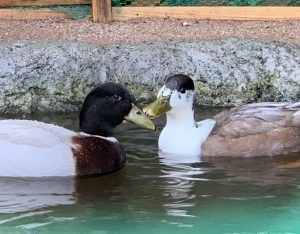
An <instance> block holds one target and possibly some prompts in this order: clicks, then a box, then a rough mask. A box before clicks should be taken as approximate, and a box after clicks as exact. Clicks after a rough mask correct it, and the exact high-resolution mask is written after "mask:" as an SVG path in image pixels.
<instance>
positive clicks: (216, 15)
mask: <svg viewBox="0 0 300 234" xmlns="http://www.w3.org/2000/svg"><path fill="white" fill-rule="evenodd" d="M75 4H91V5H92V17H93V21H94V22H101V23H110V22H112V21H113V20H116V21H119V20H128V19H131V18H137V17H146V18H154V17H155V18H172V19H193V20H201V19H212V20H300V7H198V6H195V7H159V6H154V7H112V6H111V0H0V19H16V20H21V19H45V18H68V17H69V16H68V15H67V14H66V13H64V12H62V11H59V10H53V9H47V8H41V9H14V8H7V7H13V6H53V5H75Z"/></svg>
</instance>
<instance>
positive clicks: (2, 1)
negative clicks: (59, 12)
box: [0, 0, 92, 7]
mask: <svg viewBox="0 0 300 234" xmlns="http://www.w3.org/2000/svg"><path fill="white" fill-rule="evenodd" d="M91 2H92V0H0V7H11V6H51V5H75V4H91Z"/></svg>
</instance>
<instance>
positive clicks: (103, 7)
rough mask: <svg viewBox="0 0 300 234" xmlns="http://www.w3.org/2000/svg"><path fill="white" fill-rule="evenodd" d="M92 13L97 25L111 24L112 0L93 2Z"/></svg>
mask: <svg viewBox="0 0 300 234" xmlns="http://www.w3.org/2000/svg"><path fill="white" fill-rule="evenodd" d="M92 12H93V21H94V22H95V23H106V24H107V23H111V22H112V13H111V12H112V9H111V0H92Z"/></svg>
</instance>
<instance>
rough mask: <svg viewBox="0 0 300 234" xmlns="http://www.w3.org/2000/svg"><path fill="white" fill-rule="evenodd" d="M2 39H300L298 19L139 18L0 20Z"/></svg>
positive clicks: (99, 41)
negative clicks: (109, 20) (108, 20)
mask: <svg viewBox="0 0 300 234" xmlns="http://www.w3.org/2000/svg"><path fill="white" fill-rule="evenodd" d="M0 32H1V33H0V43H2V42H8V41H15V40H24V39H50V40H72V41H85V42H89V43H95V44H100V45H106V44H115V43H128V42H130V43H136V42H151V41H170V40H213V39H222V38H229V37H235V38H243V39H262V40H271V41H279V42H287V43H297V44H298V43H300V20H295V21H229V20H226V21H216V20H214V21H212V20H200V21H180V20H167V19H135V20H130V21H125V22H113V23H111V24H96V23H93V22H92V21H91V20H90V19H84V20H78V21H76V20H66V19H63V20H39V21H28V20H27V21H15V20H0Z"/></svg>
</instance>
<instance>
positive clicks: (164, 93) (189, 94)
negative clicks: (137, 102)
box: [143, 74, 195, 118]
mask: <svg viewBox="0 0 300 234" xmlns="http://www.w3.org/2000/svg"><path fill="white" fill-rule="evenodd" d="M194 90H195V88H194V82H193V80H192V79H191V78H190V77H188V76H186V75H182V74H176V75H173V76H171V77H169V78H168V79H167V80H166V82H165V84H164V85H163V87H162V88H161V89H160V90H159V91H158V94H157V99H156V100H155V101H154V102H152V103H151V104H149V105H148V106H146V107H144V108H143V111H144V113H145V114H146V115H147V116H148V117H149V118H156V117H158V116H160V115H162V114H164V113H168V114H169V115H176V114H180V113H181V114H183V113H185V112H186V111H189V112H190V111H193V103H194V96H195V92H194Z"/></svg>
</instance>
